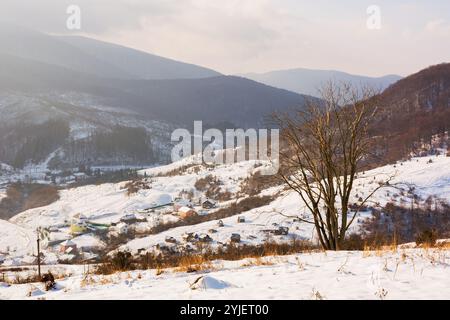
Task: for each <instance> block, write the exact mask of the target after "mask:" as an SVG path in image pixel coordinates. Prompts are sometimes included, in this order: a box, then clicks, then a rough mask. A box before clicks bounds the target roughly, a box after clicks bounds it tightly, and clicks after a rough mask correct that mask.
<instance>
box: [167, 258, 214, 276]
mask: <svg viewBox="0 0 450 320" xmlns="http://www.w3.org/2000/svg"><path fill="white" fill-rule="evenodd" d="M213 269H214V267H213V265H212V263H211V261H210V260H208V259H207V258H205V257H204V256H201V255H193V256H186V257H182V258H181V259H180V261H179V264H178V267H177V268H175V271H176V272H187V273H192V272H206V271H213Z"/></svg>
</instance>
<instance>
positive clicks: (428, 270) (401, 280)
mask: <svg viewBox="0 0 450 320" xmlns="http://www.w3.org/2000/svg"><path fill="white" fill-rule="evenodd" d="M70 272H71V273H72V272H75V274H74V275H72V276H69V277H65V278H63V279H60V280H57V287H56V289H55V290H53V291H49V292H45V291H44V290H43V285H42V284H24V285H13V286H8V285H6V284H2V283H0V299H49V300H50V299H148V300H150V299H168V300H170V299H182V300H184V299H225V300H234V299H292V300H302V299H344V300H346V299H375V300H379V299H387V300H389V299H433V300H438V299H450V250H449V249H398V250H396V251H378V252H316V253H303V254H298V255H291V256H284V257H266V258H263V259H262V260H254V259H245V260H241V261H233V262H230V261H216V262H213V263H212V265H211V266H210V270H208V271H206V272H203V273H186V272H178V271H176V270H173V269H171V270H165V271H164V272H163V273H162V274H160V275H157V273H156V271H155V270H148V271H133V272H125V273H117V274H114V275H110V276H98V275H96V276H94V275H87V276H86V275H83V274H82V269H81V267H79V268H78V270H77V269H74V268H73V267H71V270H70ZM77 272H78V274H77Z"/></svg>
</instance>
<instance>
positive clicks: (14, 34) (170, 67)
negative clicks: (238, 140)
mask: <svg viewBox="0 0 450 320" xmlns="http://www.w3.org/2000/svg"><path fill="white" fill-rule="evenodd" d="M0 41H1V43H2V46H1V47H0V53H3V54H9V55H12V56H16V57H20V58H24V59H29V60H33V61H38V62H42V63H47V64H52V65H56V66H60V67H65V68H68V69H72V70H75V71H77V72H82V73H87V74H91V75H95V76H98V77H104V78H119V79H178V78H204V77H212V76H218V75H220V74H219V73H218V72H215V71H213V70H210V69H207V68H203V67H199V66H195V65H192V64H187V63H182V62H178V61H174V60H170V59H166V58H162V57H158V56H156V55H152V54H148V53H145V52H140V51H137V50H133V49H129V48H126V47H122V46H119V45H114V44H109V43H105V42H101V41H97V40H93V39H88V38H83V37H59V36H51V35H48V34H44V33H40V32H37V31H34V30H29V29H26V28H22V27H18V26H13V25H10V24H5V23H1V24H0Z"/></svg>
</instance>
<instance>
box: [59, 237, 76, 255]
mask: <svg viewBox="0 0 450 320" xmlns="http://www.w3.org/2000/svg"><path fill="white" fill-rule="evenodd" d="M77 251H78V248H77V245H76V244H75V242H73V241H72V240H66V241H64V242H63V243H61V244H60V245H59V252H60V253H63V254H71V255H76V254H77Z"/></svg>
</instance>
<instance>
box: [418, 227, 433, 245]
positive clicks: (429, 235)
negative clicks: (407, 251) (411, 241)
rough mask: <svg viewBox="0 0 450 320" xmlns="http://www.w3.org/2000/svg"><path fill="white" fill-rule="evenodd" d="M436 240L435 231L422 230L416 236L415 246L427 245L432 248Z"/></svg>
mask: <svg viewBox="0 0 450 320" xmlns="http://www.w3.org/2000/svg"><path fill="white" fill-rule="evenodd" d="M437 239H438V235H437V232H436V231H435V230H431V229H428V230H424V231H422V232H420V233H419V234H418V235H417V236H416V244H417V245H418V246H419V245H429V246H434V245H435V244H436V241H437Z"/></svg>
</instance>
